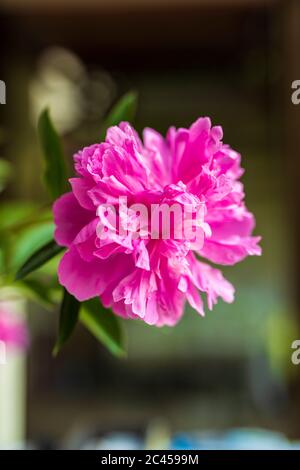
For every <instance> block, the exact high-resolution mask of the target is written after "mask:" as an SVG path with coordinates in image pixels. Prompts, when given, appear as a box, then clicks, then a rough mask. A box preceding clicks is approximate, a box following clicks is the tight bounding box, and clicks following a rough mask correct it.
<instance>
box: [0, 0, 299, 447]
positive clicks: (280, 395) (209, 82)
mask: <svg viewBox="0 0 300 470" xmlns="http://www.w3.org/2000/svg"><path fill="white" fill-rule="evenodd" d="M299 25H300V2H298V0H285V1H271V0H270V1H263V0H262V1H259V0H204V1H201V0H198V1H196V0H194V1H193V0H185V1H183V0H169V1H150V0H144V1H138V0H123V1H121V0H113V1H108V0H105V1H97V0H85V2H79V1H67V0H64V1H58V0H57V1H48V0H45V1H43V2H39V1H37V0H27V1H25V0H23V1H21V0H19V1H17V0H2V1H1V3H0V39H1V41H0V74H1V76H0V78H1V79H2V80H4V81H5V82H6V86H7V104H6V105H5V106H1V107H0V119H1V123H0V149H1V156H2V157H4V158H6V159H8V160H10V161H11V162H13V165H14V166H13V168H14V178H13V180H12V182H11V184H10V185H9V187H8V188H7V190H6V191H5V192H3V194H2V196H1V197H2V199H1V201H3V202H1V204H2V203H3V204H6V203H8V202H9V201H21V202H22V203H27V202H28V203H31V202H40V201H43V200H46V195H45V193H44V190H43V188H42V185H41V183H40V173H41V167H42V164H41V161H42V159H41V157H40V150H39V147H38V143H37V138H36V130H35V128H36V120H37V116H38V114H39V112H40V111H41V109H43V108H44V106H45V105H48V106H49V107H50V110H51V114H52V117H53V119H54V122H55V124H56V126H57V128H58V129H59V131H60V133H61V134H62V135H63V137H64V145H65V151H66V154H67V155H68V156H69V159H70V167H71V157H72V153H73V152H74V151H75V150H77V149H78V148H79V147H81V146H82V145H85V144H88V143H91V142H94V141H98V140H99V136H100V128H101V121H102V118H103V116H104V114H105V113H106V112H107V110H108V109H109V108H110V107H111V105H112V104H113V103H114V102H115V101H116V99H117V98H118V97H120V96H121V95H122V94H123V93H124V92H126V91H128V90H132V89H133V90H137V92H138V94H139V109H138V117H137V122H136V127H137V129H138V130H139V131H141V130H142V129H143V127H145V126H150V127H154V128H156V129H158V130H159V131H161V132H163V133H164V132H165V131H166V129H167V128H168V127H169V126H170V125H171V124H172V125H175V126H189V125H190V123H191V122H193V120H195V119H196V118H197V117H198V116H200V115H201V116H205V115H208V116H210V117H211V119H212V121H213V123H215V124H221V125H222V126H223V129H224V142H226V143H228V144H230V145H231V146H232V147H233V148H234V149H236V150H238V151H239V152H240V153H241V154H242V157H243V161H242V163H243V167H244V168H245V169H246V173H245V176H244V177H243V182H244V184H245V188H246V194H247V205H248V207H249V208H250V210H251V211H253V212H254V213H255V215H256V219H257V234H261V235H262V236H263V242H262V246H263V256H262V257H261V258H257V259H254V258H253V259H252V258H251V259H247V260H246V261H244V262H243V263H241V265H239V266H235V267H232V268H230V269H228V270H226V272H225V274H226V276H227V277H228V279H229V280H230V281H232V282H233V283H234V284H235V286H236V289H237V295H236V302H235V303H234V304H233V305H226V304H224V303H222V302H221V301H220V303H219V305H218V306H217V307H216V308H215V310H214V311H213V312H209V313H207V316H206V317H205V319H201V318H199V317H198V316H197V314H196V313H195V312H193V311H191V310H188V311H187V312H186V315H185V317H184V319H183V320H182V322H181V323H180V324H179V325H178V326H177V327H176V328H175V329H167V328H164V329H156V328H154V327H153V328H152V327H148V326H146V325H144V324H142V323H139V322H126V324H125V327H126V329H127V330H128V348H129V357H128V359H126V360H122V361H119V360H117V359H114V358H113V357H111V356H110V355H109V353H107V352H106V351H105V349H104V348H102V347H101V346H100V345H99V344H98V343H97V342H96V340H94V339H93V338H92V337H91V336H90V335H89V334H88V333H87V332H86V331H84V330H83V329H81V328H80V327H78V329H77V331H76V334H75V335H74V337H73V338H72V340H71V341H70V343H69V344H68V345H67V346H66V348H65V350H64V351H63V353H62V354H61V355H60V356H59V357H58V358H57V359H55V360H54V359H53V358H52V356H51V349H52V345H53V341H54V338H55V331H56V324H57V314H56V313H53V312H51V313H49V312H46V311H43V310H41V309H39V308H37V307H36V306H34V305H31V304H30V306H29V321H30V325H31V329H32V332H33V333H32V335H33V337H32V345H31V349H30V351H29V358H28V366H27V371H28V387H27V388H28V397H27V437H28V438H29V439H32V440H35V439H47V440H48V439H49V440H51V439H52V440H58V441H60V442H61V441H62V440H63V439H68V438H69V436H73V435H76V436H77V434H80V433H81V432H82V433H85V432H87V433H93V432H96V433H105V432H110V431H116V430H122V429H123V430H144V429H145V428H146V427H147V425H148V424H149V423H151V422H153V420H154V421H155V420H157V419H159V420H160V422H163V423H165V425H166V426H167V427H169V428H170V430H171V431H172V432H175V431H179V430H194V429H197V430H202V429H219V430H222V429H228V428H232V427H240V426H242V427H263V428H267V429H274V430H278V431H281V432H284V433H286V434H287V435H288V436H289V437H293V438H295V437H297V438H300V425H299V422H300V421H299V417H300V416H299V409H300V388H299V384H300V382H299V371H298V370H297V366H294V365H292V364H291V359H290V356H291V343H292V341H293V340H294V339H297V335H298V331H299V329H298V326H299V324H300V308H299V307H300V298H299V294H298V292H299V289H298V286H299V281H298V280H299V276H298V274H299V273H298V270H299V263H298V260H299V248H298V246H299V242H298V241H299V236H300V230H299V228H298V224H299V223H298V218H299V217H298V207H299V183H298V174H299V172H298V169H299V155H298V149H299V143H300V142H299V140H300V137H299V136H300V127H299V126H298V127H297V125H298V122H299V124H300V107H299V109H298V108H297V106H295V105H293V104H292V102H291V83H292V81H293V80H296V79H300V58H299V54H298V51H299V46H300V26H299Z"/></svg>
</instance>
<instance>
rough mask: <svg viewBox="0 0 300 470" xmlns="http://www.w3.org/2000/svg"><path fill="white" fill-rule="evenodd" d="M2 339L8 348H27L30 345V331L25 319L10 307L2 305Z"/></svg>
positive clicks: (0, 312) (0, 324)
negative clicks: (10, 309)
mask: <svg viewBox="0 0 300 470" xmlns="http://www.w3.org/2000/svg"><path fill="white" fill-rule="evenodd" d="M0 341H2V342H4V343H5V345H6V347H7V348H11V349H20V350H24V349H26V347H27V345H28V332H27V328H26V325H25V323H24V320H23V319H22V318H21V317H20V316H19V315H18V314H17V313H14V312H11V311H9V310H8V307H2V306H0Z"/></svg>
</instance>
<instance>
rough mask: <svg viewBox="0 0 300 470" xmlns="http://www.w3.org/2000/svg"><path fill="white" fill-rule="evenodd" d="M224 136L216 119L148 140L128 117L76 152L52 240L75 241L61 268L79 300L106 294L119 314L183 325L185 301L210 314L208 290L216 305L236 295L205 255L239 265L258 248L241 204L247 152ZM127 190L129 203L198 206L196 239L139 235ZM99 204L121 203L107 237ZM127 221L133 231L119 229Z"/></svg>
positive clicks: (149, 136) (69, 243) (148, 133)
mask: <svg viewBox="0 0 300 470" xmlns="http://www.w3.org/2000/svg"><path fill="white" fill-rule="evenodd" d="M222 137H223V133H222V129H221V127H219V126H216V127H212V126H211V122H210V119H209V118H200V119H198V120H197V121H196V122H195V123H194V124H192V126H191V127H190V128H189V129H183V128H180V129H175V128H170V129H169V131H168V133H167V136H166V138H163V137H162V136H161V135H160V134H159V133H158V132H156V131H154V130H152V129H145V130H144V134H143V142H142V141H141V140H140V138H139V137H138V135H137V133H136V132H135V130H134V129H133V128H132V127H131V126H130V125H129V124H128V123H125V122H122V123H120V125H119V126H117V127H111V128H110V129H108V131H107V135H106V140H105V142H104V143H100V144H95V145H92V146H90V147H85V148H84V149H83V150H81V151H80V152H78V153H77V154H76V155H75V157H74V160H75V169H76V172H77V177H76V178H71V179H70V183H71V186H72V191H71V192H69V193H67V194H64V195H63V196H62V197H60V198H59V199H58V200H57V201H56V202H55V204H54V209H53V210H54V219H55V224H56V231H55V239H56V241H57V243H58V244H60V245H62V246H65V247H67V248H68V251H67V252H66V253H65V255H64V256H63V258H62V260H61V262H60V265H59V272H58V274H59V280H60V283H61V284H62V285H63V286H65V287H66V289H67V290H68V291H69V292H70V293H71V294H73V295H74V296H75V297H76V298H77V299H78V300H80V301H84V300H87V299H89V298H92V297H95V296H99V297H100V299H101V302H102V303H103V304H104V305H105V306H106V307H111V308H112V309H113V311H114V312H115V313H116V314H118V315H121V316H123V317H125V318H140V319H143V320H144V321H145V322H146V323H148V324H151V325H157V326H162V325H170V326H171V325H174V324H175V323H177V322H178V320H179V319H180V318H181V316H182V314H183V311H184V305H185V302H186V300H187V301H188V302H189V303H190V305H191V306H192V307H193V308H194V309H195V310H197V311H198V312H199V313H200V314H201V315H204V309H203V300H202V296H201V295H200V293H201V292H202V293H205V294H206V297H207V304H208V308H209V309H212V307H213V305H214V304H215V303H216V302H217V299H218V297H221V298H222V299H223V300H224V301H225V302H232V301H233V300H234V288H233V286H232V285H231V284H230V283H229V282H228V281H227V280H226V279H224V277H223V275H222V273H221V271H219V270H218V269H216V268H213V267H211V266H210V265H208V264H205V263H204V262H203V258H206V259H207V260H209V261H211V262H213V263H217V264H221V265H233V264H235V263H237V262H239V261H241V260H242V259H244V258H245V257H246V256H248V255H260V254H261V249H260V247H259V246H258V242H259V240H260V237H253V236H252V231H253V228H254V225H255V220H254V217H253V215H252V214H251V213H250V212H249V211H248V210H247V209H246V207H245V205H244V202H243V199H244V192H243V185H242V183H241V182H240V181H239V178H240V176H241V175H242V173H243V170H242V169H241V167H240V155H239V154H238V153H236V152H235V151H234V150H232V149H231V148H230V147H229V146H227V145H225V144H223V142H222V140H221V139H222ZM120 196H122V197H126V198H127V200H128V206H130V207H132V204H143V205H144V206H145V207H148V208H149V211H150V212H151V210H152V209H150V208H151V207H152V205H153V204H166V205H167V206H168V207H171V206H172V205H173V204H174V203H176V204H177V205H179V206H180V207H181V208H182V209H183V210H184V209H185V208H187V207H192V208H193V210H195V211H196V213H197V217H196V219H195V218H194V219H193V220H194V222H195V220H196V221H197V224H196V225H197V227H196V234H197V237H196V242H195V241H193V240H192V239H191V238H190V237H189V238H187V237H186V238H184V237H182V238H181V239H178V238H177V237H175V236H174V232H172V234H171V235H170V237H169V238H168V239H163V238H162V237H161V234H160V235H159V237H158V238H156V239H153V238H151V237H148V238H135V237H134V236H133V233H134V230H135V228H136V227H135V225H136V224H135V219H134V216H133V215H132V213H131V212H130V211H129V212H128V213H126V215H125V216H124V213H123V212H122V210H121V209H120V206H118V201H119V197H120ZM101 204H110V205H113V207H116V217H117V222H118V228H117V229H116V230H115V231H113V230H110V231H109V235H108V236H107V237H106V239H105V240H102V239H100V238H99V237H98V236H97V233H96V230H97V227H98V224H99V217H98V216H97V208H98V207H99V205H101ZM124 224H126V226H127V228H128V227H129V229H128V230H129V231H128V233H127V235H126V236H125V235H123V234H121V231H120V228H121V227H122V226H124ZM173 225H176V224H175V223H173ZM133 227H135V228H133ZM174 228H176V227H174V226H173V229H174ZM144 229H145V230H146V232H147V230H148V229H149V226H148V225H147V223H145V225H144ZM197 255H198V256H199V257H201V259H202V261H199V260H198V256H197Z"/></svg>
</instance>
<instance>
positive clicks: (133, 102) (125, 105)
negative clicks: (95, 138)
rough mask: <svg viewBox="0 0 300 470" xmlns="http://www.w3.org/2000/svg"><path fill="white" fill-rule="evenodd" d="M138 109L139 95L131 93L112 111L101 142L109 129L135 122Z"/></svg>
mask: <svg viewBox="0 0 300 470" xmlns="http://www.w3.org/2000/svg"><path fill="white" fill-rule="evenodd" d="M136 109H137V93H135V92H133V91H131V92H129V93H126V95H124V96H123V97H122V98H121V99H120V100H119V101H118V102H117V104H116V105H115V106H114V107H113V108H112V109H111V111H110V113H109V114H108V116H107V118H106V119H105V121H104V124H103V130H102V133H101V140H104V139H105V135H106V130H107V129H108V127H111V126H117V125H118V124H119V123H120V122H121V121H128V122H131V123H132V121H133V120H134V117H135V114H136Z"/></svg>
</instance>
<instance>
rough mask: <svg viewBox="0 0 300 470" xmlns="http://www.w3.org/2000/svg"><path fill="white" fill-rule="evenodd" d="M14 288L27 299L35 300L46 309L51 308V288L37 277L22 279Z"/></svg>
mask: <svg viewBox="0 0 300 470" xmlns="http://www.w3.org/2000/svg"><path fill="white" fill-rule="evenodd" d="M15 286H16V288H17V289H18V290H19V291H20V292H21V293H22V294H23V295H24V296H25V297H26V298H28V299H29V300H31V301H33V302H36V303H38V304H40V305H42V306H43V307H45V308H47V309H52V308H53V305H54V303H53V301H52V296H51V288H49V286H48V284H47V285H46V284H44V283H42V282H40V280H39V279H34V278H31V279H24V280H22V281H18V282H17V283H16V284H15Z"/></svg>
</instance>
